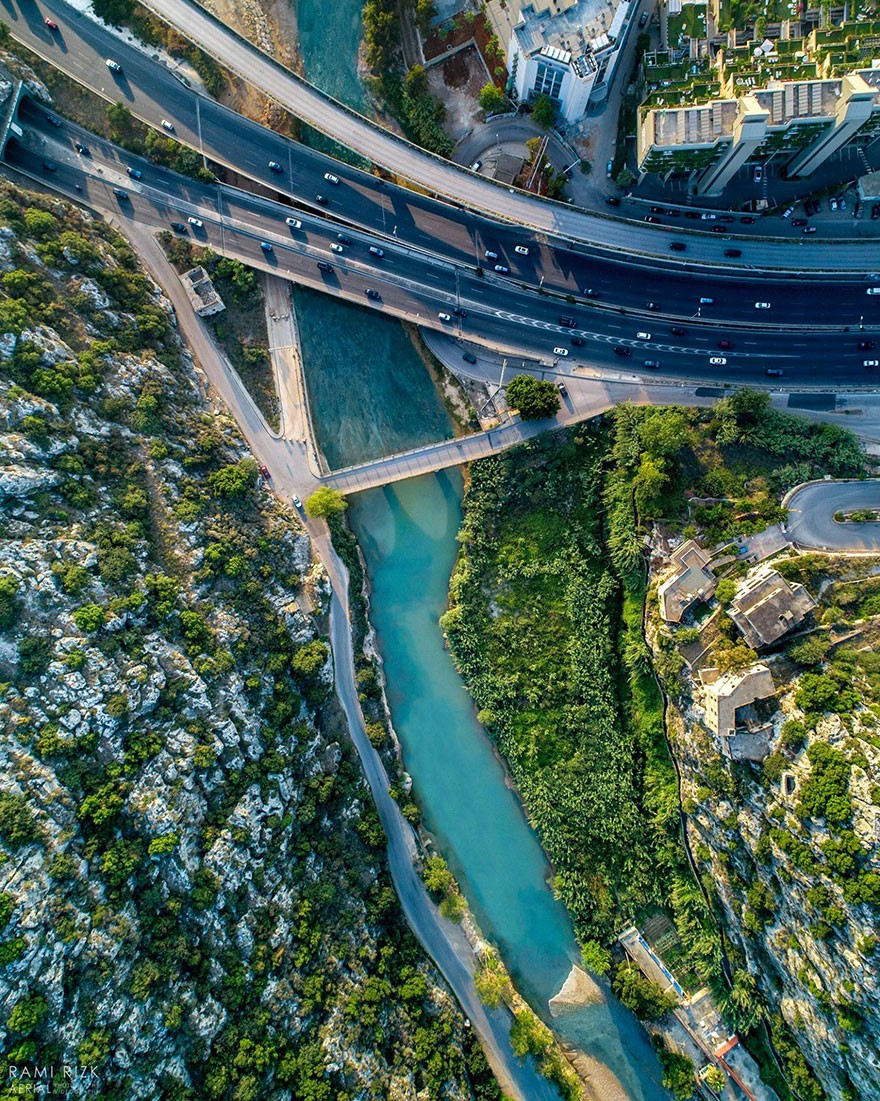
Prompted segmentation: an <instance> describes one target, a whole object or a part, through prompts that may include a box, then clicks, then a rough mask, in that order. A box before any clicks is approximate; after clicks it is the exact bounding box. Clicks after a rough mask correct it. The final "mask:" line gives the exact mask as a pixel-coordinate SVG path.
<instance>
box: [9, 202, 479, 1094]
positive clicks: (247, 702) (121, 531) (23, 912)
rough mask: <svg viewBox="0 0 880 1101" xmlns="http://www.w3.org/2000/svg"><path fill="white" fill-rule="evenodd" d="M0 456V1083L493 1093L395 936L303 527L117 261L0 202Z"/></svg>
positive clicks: (450, 1012)
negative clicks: (51, 1070) (51, 1071)
mask: <svg viewBox="0 0 880 1101" xmlns="http://www.w3.org/2000/svg"><path fill="white" fill-rule="evenodd" d="M0 448H2V453H0V739H2V754H0V860H2V883H0V924H2V933H0V1034H2V1038H3V1041H4V1044H5V1053H6V1061H7V1064H8V1066H9V1067H11V1068H13V1069H12V1074H11V1075H9V1076H7V1074H6V1072H5V1071H4V1081H7V1080H8V1077H11V1076H12V1075H14V1074H18V1075H19V1077H25V1076H26V1075H27V1074H28V1073H29V1068H30V1070H31V1072H32V1068H33V1067H34V1065H37V1066H46V1065H47V1064H54V1065H56V1067H58V1070H59V1073H60V1072H61V1065H62V1064H65V1063H66V1064H69V1065H72V1066H79V1067H81V1068H86V1067H88V1068H92V1069H93V1072H94V1073H95V1074H96V1075H97V1078H98V1080H99V1082H100V1086H101V1088H102V1089H103V1090H104V1091H105V1093H104V1095H105V1096H108V1097H109V1096H112V1097H114V1098H156V1097H163V1098H174V1099H176V1101H182V1099H186V1098H193V1099H194V1098H233V1097H234V1098H236V1099H237V1101H247V1099H250V1098H257V1097H259V1098H260V1099H264V1098H282V1097H284V1098H302V1099H310V1101H323V1099H328V1101H329V1099H330V1098H332V1099H333V1101H343V1099H351V1101H354V1099H356V1098H358V1099H367V1098H376V1097H389V1098H400V1099H415V1098H416V1097H418V1098H429V1097H430V1098H462V1099H464V1098H471V1097H476V1098H495V1097H498V1096H500V1095H499V1093H498V1091H497V1087H496V1086H495V1084H494V1082H493V1080H492V1079H491V1076H490V1075H489V1073H488V1071H487V1068H486V1065H485V1062H484V1060H483V1058H482V1054H481V1052H480V1051H479V1049H478V1048H476V1047H475V1045H474V1043H473V1041H472V1040H471V1038H470V1033H469V1031H467V1030H466V1029H465V1028H464V1022H463V1021H462V1018H461V1016H460V1014H459V1012H458V1010H457V1008H456V1007H455V1005H454V1003H453V1002H452V1001H451V999H450V997H449V996H448V995H447V993H446V992H445V990H444V989H443V987H442V986H441V985H440V982H439V979H438V976H437V975H436V973H435V972H434V971H433V969H432V968H431V967H430V966H428V965H427V963H426V962H425V960H424V958H423V957H422V956H421V953H420V951H419V950H418V947H417V945H416V943H415V941H414V940H413V938H412V937H411V935H410V934H409V932H408V930H407V928H406V926H405V925H404V923H403V920H402V917H401V914H400V911H399V908H398V903H397V899H396V897H395V895H394V892H393V890H392V888H391V885H390V881H389V878H388V875H387V870H386V867H385V860H384V852H383V844H384V838H383V834H382V831H381V828H380V826H379V823H378V819H377V817H376V815H375V813H374V811H373V809H372V804H371V803H370V800H369V795H368V792H367V789H366V786H365V784H364V782H363V780H362V777H361V772H360V769H359V767H358V763H357V759H356V758H355V757H354V755H353V753H352V751H351V749H350V747H349V743H348V741H347V738H346V735H345V731H344V729H343V727H342V725H341V723H340V721H339V718H338V715H337V713H336V711H335V707H334V703H333V698H332V695H331V693H330V692H329V685H330V683H331V655H330V653H329V650H328V648H327V646H326V644H325V642H324V641H323V640H322V638H321V637H320V628H321V623H322V618H321V617H322V612H323V610H324V602H325V600H326V587H325V584H324V579H323V576H322V573H321V571H320V568H319V567H318V566H316V565H315V564H314V563H313V561H312V559H311V556H310V547H309V541H308V538H307V536H306V534H305V533H304V531H303V529H302V528H301V526H300V525H299V523H298V521H297V518H296V517H295V516H294V515H293V514H292V512H290V511H289V510H288V509H286V508H285V507H283V506H282V505H281V504H280V503H279V502H278V501H277V500H276V499H275V498H274V497H273V496H272V494H271V493H270V492H268V490H267V488H266V487H265V486H264V485H262V484H260V480H259V476H258V470H257V466H256V464H255V463H254V461H253V460H252V459H251V458H250V457H249V456H248V455H247V453H246V451H245V449H244V448H243V446H242V444H241V441H240V439H239V437H238V436H237V434H236V432H235V429H234V426H233V425H232V423H231V422H230V421H229V420H228V419H226V418H225V417H223V416H215V415H211V414H209V412H208V408H207V407H206V406H205V405H204V403H203V401H202V400H201V398H200V395H199V392H198V389H197V386H196V384H195V376H194V374H193V372H192V369H191V365H190V364H189V363H188V361H187V358H186V356H185V355H184V354H183V353H182V350H181V347H180V344H179V341H178V338H177V336H176V333H175V331H174V318H173V315H172V313H171V310H170V307H169V305H168V303H167V302H166V301H165V300H164V299H163V297H162V295H161V293H160V292H159V290H158V289H157V288H156V286H155V285H154V284H153V283H152V282H151V281H150V280H149V279H148V278H147V277H146V276H145V275H144V274H143V273H142V272H141V271H140V270H139V267H138V263H137V259H136V257H135V256H134V255H133V254H132V253H131V251H130V250H129V248H128V246H127V245H126V243H125V242H124V241H123V240H122V239H121V238H120V237H118V236H117V235H116V234H115V233H114V232H113V231H112V230H111V229H109V228H108V227H107V226H105V225H104V224H102V223H99V222H93V221H92V220H91V219H90V218H88V217H87V216H85V215H83V214H81V213H79V212H76V211H74V210H72V209H71V208H70V207H68V206H66V205H65V204H63V203H60V202H53V201H51V200H46V199H44V198H41V197H38V196H35V195H26V194H21V193H17V192H15V191H14V190H12V189H11V188H10V187H8V186H6V185H3V186H0ZM96 1092H98V1091H97V1090H96V1086H95V1082H94V1080H92V1079H91V1078H90V1075H89V1073H84V1075H83V1077H82V1079H81V1081H80V1082H79V1084H77V1085H75V1086H74V1087H73V1088H72V1089H71V1090H70V1091H69V1093H68V1094H67V1095H68V1096H83V1097H85V1096H95V1095H96ZM4 1096H5V1094H4ZM10 1096H11V1094H10Z"/></svg>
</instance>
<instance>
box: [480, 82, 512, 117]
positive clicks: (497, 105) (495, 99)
mask: <svg viewBox="0 0 880 1101" xmlns="http://www.w3.org/2000/svg"><path fill="white" fill-rule="evenodd" d="M477 99H478V101H479V104H480V106H481V107H482V109H483V110H484V111H485V113H486V114H487V115H497V114H498V112H499V111H503V110H504V108H505V107H506V106H507V97H506V96H505V95H504V93H503V92H499V91H498V89H497V88H496V87H495V85H494V84H484V85H483V87H482V88H481V89H480V94H479V95H478V96H477Z"/></svg>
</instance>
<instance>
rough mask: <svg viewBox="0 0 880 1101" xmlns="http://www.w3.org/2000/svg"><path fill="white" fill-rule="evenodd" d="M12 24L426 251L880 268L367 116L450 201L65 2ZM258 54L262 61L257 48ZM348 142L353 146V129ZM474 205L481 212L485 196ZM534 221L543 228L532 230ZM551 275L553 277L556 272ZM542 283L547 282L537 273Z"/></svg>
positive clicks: (208, 139)
mask: <svg viewBox="0 0 880 1101" xmlns="http://www.w3.org/2000/svg"><path fill="white" fill-rule="evenodd" d="M165 2H166V0H163V3H165ZM43 12H49V13H51V14H52V15H53V17H54V18H55V19H56V20H57V21H58V24H59V30H58V32H52V31H50V30H49V29H48V28H46V26H45V25H44V23H43ZM199 12H201V9H198V8H195V14H194V25H196V24H198V25H201V24H200V20H202V19H204V20H206V21H207V23H206V25H208V24H210V25H211V26H214V24H213V23H212V21H211V19H210V17H208V16H207V15H206V14H205V13H202V14H201V16H198V13H199ZM3 17H4V19H6V20H7V21H8V22H9V24H10V27H11V31H12V34H13V37H14V38H16V39H17V40H19V41H20V42H22V43H23V44H24V45H26V46H27V47H28V48H29V49H32V50H34V51H35V52H36V53H38V54H39V55H40V56H42V57H44V58H46V59H47V60H49V61H50V62H51V64H53V65H55V66H56V67H58V68H59V69H60V70H61V71H63V72H65V73H67V74H68V75H69V76H71V77H72V78H73V79H75V80H77V81H79V82H81V83H82V84H84V85H85V86H87V87H89V88H91V89H92V90H93V91H95V92H97V93H98V94H99V95H102V96H104V97H105V98H106V99H108V100H110V101H117V100H118V101H121V102H123V103H124V104H125V105H126V106H127V107H128V108H129V109H130V110H131V111H132V112H133V113H134V114H135V115H136V116H137V117H139V118H141V119H143V120H144V121H147V122H149V123H151V124H152V125H154V126H156V127H158V126H159V124H160V120H161V119H163V118H168V119H170V120H171V121H172V122H173V123H174V125H175V135H174V136H175V137H176V138H177V139H178V140H180V141H182V142H184V143H185V144H188V145H190V146H191V147H193V148H195V149H197V150H199V151H200V152H202V153H203V154H204V155H205V156H207V157H210V158H211V159H212V160H214V161H216V162H217V163H218V164H225V165H227V166H229V167H230V168H233V169H234V170H235V171H237V172H239V173H241V174H244V175H246V176H248V177H250V178H251V179H253V180H255V181H257V182H259V183H261V184H262V185H264V186H265V187H267V188H272V189H273V191H275V192H279V193H286V194H289V195H290V196H292V197H293V199H294V201H295V202H296V203H297V204H298V205H300V206H303V207H306V208H308V207H312V208H314V207H315V206H316V198H315V196H316V195H317V194H318V193H319V192H322V193H324V194H325V195H327V192H328V191H331V190H332V188H331V187H328V185H327V183H326V182H325V180H324V173H326V172H332V173H333V174H335V175H338V176H339V178H340V179H341V181H342V182H343V183H344V184H345V185H346V188H347V191H346V194H345V196H344V201H343V199H342V197H341V195H339V194H336V193H332V194H329V195H327V198H328V199H329V209H330V210H331V211H332V213H333V214H334V215H335V216H336V217H338V218H340V219H341V220H344V221H347V222H348V223H349V224H352V225H359V226H360V227H361V228H363V229H365V230H367V231H369V232H374V233H379V234H382V235H387V236H389V237H390V236H395V235H396V236H397V237H398V238H399V239H401V240H405V241H407V243H409V244H411V245H413V246H414V247H418V248H425V249H430V248H438V247H439V248H440V250H441V251H443V252H444V254H445V249H446V246H447V243H448V248H449V249H450V250H451V252H454V251H456V250H458V251H467V252H468V253H469V255H472V256H476V255H481V254H482V253H484V252H485V251H486V249H489V250H490V251H498V252H499V255H500V256H502V255H503V256H506V257H509V258H511V259H512V258H513V257H514V256H515V255H516V254H515V253H514V252H513V249H514V246H515V245H516V244H522V243H524V244H526V245H527V246H528V247H530V248H531V247H533V246H534V247H536V246H538V245H540V244H544V245H545V246H548V247H555V246H559V245H564V244H565V243H566V242H568V248H569V250H570V251H577V252H582V253H583V255H584V258H585V259H586V260H588V261H589V262H590V263H596V264H602V263H604V262H606V258H607V257H608V255H615V256H616V257H617V258H618V259H624V260H626V261H627V262H628V263H632V264H636V265H638V264H639V263H645V264H646V266H647V267H648V268H650V269H651V270H653V271H654V272H655V273H656V270H657V266H658V265H662V267H663V268H664V269H665V270H669V271H682V270H685V271H686V270H689V269H691V270H694V269H696V270H699V269H700V267H701V266H702V265H712V266H714V267H721V268H724V269H725V270H727V271H729V272H731V273H732V274H736V272H737V271H745V272H750V273H751V274H752V275H754V273H755V272H756V271H768V272H769V271H771V270H773V269H786V268H787V269H788V270H790V271H798V272H803V271H807V272H812V271H814V270H819V271H821V270H827V271H847V270H851V271H857V272H862V273H867V272H870V271H873V268H874V266H875V265H876V264H877V260H876V256H877V249H878V247H880V245H878V241H877V240H865V241H861V240H857V241H853V240H841V241H821V240H816V239H813V240H812V241H809V242H807V241H805V240H804V238H803V237H799V239H797V240H790V239H789V240H773V239H767V238H765V237H762V236H760V235H757V236H756V235H755V234H756V233H757V234H760V233H766V232H767V226H768V224H769V225H771V226H773V227H774V228H775V222H776V220H774V222H772V223H770V222H768V221H764V222H763V223H760V224H757V225H754V226H753V225H745V224H743V223H742V222H741V221H738V222H737V223H736V224H735V225H729V226H727V227H726V231H725V232H724V233H718V234H712V233H703V232H698V231H697V230H695V229H694V228H693V227H694V226H697V227H699V226H701V225H703V223H701V222H699V221H696V222H693V221H690V220H685V219H683V218H679V220H678V224H676V225H672V221H671V220H667V221H668V223H669V224H667V225H665V226H663V225H658V226H654V225H645V224H644V223H643V222H634V221H626V220H622V219H617V218H612V217H607V216H603V215H597V214H589V213H586V212H583V211H578V210H574V209H572V208H570V207H568V206H566V205H564V204H559V203H546V202H544V201H537V200H535V199H533V198H532V197H530V196H528V195H525V194H516V195H510V194H509V193H508V191H507V190H505V189H503V188H502V189H499V188H498V187H496V186H495V185H494V184H493V183H492V182H491V181H487V180H485V179H483V178H481V177H478V176H475V175H474V174H473V173H469V172H467V171H466V170H463V169H460V168H458V167H457V166H454V165H451V164H449V163H448V162H445V161H442V160H440V159H439V158H434V157H431V156H430V155H429V154H427V153H424V152H422V151H420V150H417V149H415V147H412V146H409V145H408V144H407V143H402V142H401V141H400V139H398V138H395V137H393V136H392V135H388V134H387V132H385V131H382V130H381V129H380V128H376V127H375V126H373V124H372V123H368V122H367V121H366V120H362V123H363V125H364V126H366V127H367V128H368V131H369V134H370V135H371V141H374V139H376V137H377V135H378V136H379V137H381V136H382V135H383V134H385V135H386V137H387V138H388V141H389V142H391V143H392V144H393V145H394V147H395V148H398V147H399V148H402V149H406V150H408V151H409V153H408V155H411V156H413V157H415V158H416V159H417V161H418V163H419V164H422V163H424V164H428V165H430V166H431V168H432V170H437V171H441V170H442V173H443V174H444V178H446V175H447V174H448V177H449V179H450V180H455V181H456V183H455V188H454V189H453V192H452V194H453V196H454V197H453V198H452V199H451V200H450V201H449V202H440V201H437V200H434V199H431V198H429V197H427V196H424V195H420V194H418V193H416V192H413V191H411V190H409V189H406V188H401V187H397V186H395V185H394V184H392V183H390V182H386V181H380V180H378V179H377V178H376V177H375V176H374V175H371V174H370V173H369V172H364V171H360V170H358V169H356V168H351V167H349V166H347V165H344V164H342V163H340V162H339V161H336V160H334V159H332V158H329V157H326V156H324V155H322V154H320V153H317V152H315V151H314V150H310V149H308V148H306V147H305V146H302V145H300V144H298V143H295V142H291V141H289V140H288V139H286V138H284V137H282V136H281V135H278V134H275V133H273V132H272V131H271V130H268V129H267V128H265V127H262V126H259V125H258V124H256V123H254V122H251V121H249V120H247V119H244V118H242V117H241V116H240V115H238V114H236V113H235V112H233V111H229V110H228V109H226V108H223V107H221V106H220V105H219V104H217V103H216V102H215V101H214V100H212V99H209V98H207V97H205V96H202V95H198V94H197V93H196V92H194V91H193V90H192V89H191V88H189V87H188V86H186V85H185V84H184V83H182V82H181V80H180V79H179V78H178V77H177V76H176V75H174V74H173V73H172V72H170V71H169V70H168V69H167V68H166V67H165V66H164V65H162V64H161V63H160V62H158V61H156V60H154V59H153V58H151V57H149V56H147V55H146V54H145V53H144V52H142V51H140V50H137V49H135V48H133V47H131V46H129V45H127V44H126V43H125V42H124V41H121V40H120V39H119V38H118V37H117V36H115V35H113V34H111V33H110V32H109V31H107V30H105V29H104V28H102V27H101V26H99V25H98V24H97V23H95V22H93V21H91V20H89V19H88V18H86V17H85V16H83V15H81V14H79V13H77V12H76V11H75V10H74V9H72V8H71V7H70V6H69V5H67V4H65V3H63V2H62V0H41V4H40V7H39V9H38V8H37V6H36V4H35V3H33V2H32V0H8V4H7V7H6V8H5V10H4V13H3ZM218 26H219V25H218ZM220 30H221V31H222V27H221V28H220ZM214 33H216V34H219V37H220V40H221V41H222V42H226V41H227V37H226V35H225V34H220V32H219V31H218V28H217V27H214ZM228 41H231V42H234V43H236V49H237V50H243V51H246V52H247V51H252V52H253V54H254V55H255V57H254V65H255V66H256V67H255V69H254V72H258V71H263V69H264V68H266V67H268V69H269V70H271V72H272V74H273V79H277V80H280V81H282V83H284V87H285V88H286V87H287V84H286V83H285V82H287V81H289V82H290V83H291V87H295V88H297V89H300V88H302V87H305V88H308V87H309V86H308V85H304V82H302V81H301V80H300V79H299V78H297V77H294V76H293V75H292V74H289V73H287V72H286V70H284V69H282V68H281V67H280V66H278V65H277V64H276V63H275V62H273V61H271V60H270V59H268V58H266V57H265V56H264V55H262V54H260V53H259V51H257V50H255V48H254V47H252V46H249V45H248V44H246V43H244V42H243V41H241V40H239V39H237V38H235V36H233V35H231V32H230V35H229V39H228ZM108 56H113V57H114V58H115V59H117V60H118V61H119V62H120V64H121V65H122V73H121V74H118V75H113V74H111V72H110V70H109V69H108V68H107V66H106V65H105V64H104V61H105V59H106V58H107V57H108ZM247 56H248V58H249V59H250V56H251V55H250V53H247ZM249 63H250V60H249ZM282 90H283V89H282ZM279 94H280V92H279ZM310 94H313V95H315V96H317V97H318V98H319V99H321V100H322V101H323V100H326V99H327V97H325V96H323V95H322V93H318V92H316V91H315V90H314V89H312V90H311V93H310ZM331 103H332V101H331ZM340 110H343V111H344V114H345V118H346V119H347V120H348V122H349V123H350V122H351V120H352V118H356V116H354V115H353V113H352V112H350V111H348V109H347V108H344V109H343V108H340ZM359 125H360V124H359ZM352 132H354V131H352ZM342 140H343V143H345V142H346V139H345V135H344V134H343V138H342ZM348 144H351V141H349V142H348ZM373 147H374V146H370V148H373ZM373 159H374V160H375V159H378V158H373ZM270 161H274V162H275V163H277V164H278V165H280V166H281V169H282V171H281V172H280V173H279V172H273V171H272V170H271V169H270V168H269V162H270ZM472 186H473V187H474V188H476V189H477V191H478V192H479V195H480V196H483V200H485V201H488V199H489V198H491V204H490V208H489V209H492V210H493V211H494V212H497V213H500V214H502V215H504V216H506V217H510V218H514V217H520V216H521V218H522V220H523V222H524V226H523V227H516V226H512V225H510V224H509V222H505V221H501V220H499V219H498V218H494V217H488V216H482V215H479V214H477V213H474V212H473V211H472V210H469V209H464V207H465V206H467V205H468V203H470V202H471V187H472ZM508 200H509V201H510V203H515V205H516V210H515V212H511V211H508V210H507V203H508ZM472 205H473V206H474V207H475V208H479V203H478V202H477V201H476V193H474V202H473V204H472ZM480 209H483V208H480ZM539 215H540V217H539ZM759 222H760V220H759ZM779 224H780V225H782V223H779ZM529 226H531V227H532V228H525V227H529ZM673 242H679V243H681V242H684V243H686V246H687V248H686V253H685V254H682V253H671V252H670V249H669V246H670V244H671V243H673ZM731 243H735V244H736V246H737V248H739V249H740V251H741V252H742V256H741V257H738V258H731V257H725V256H724V252H725V249H726V248H729V247H730V245H731ZM496 246H497V247H496ZM683 256H684V257H686V259H683ZM508 266H511V267H512V265H510V264H509V265H508ZM519 274H520V276H521V278H523V279H529V278H530V269H529V265H527V264H526V265H522V266H521V269H520V270H519ZM769 277H771V276H769V275H768V278H769ZM545 278H546V279H550V278H552V272H551V273H547V275H546V276H545ZM535 282H538V276H537V275H536V276H535Z"/></svg>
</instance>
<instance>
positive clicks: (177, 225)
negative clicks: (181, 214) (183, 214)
mask: <svg viewBox="0 0 880 1101" xmlns="http://www.w3.org/2000/svg"><path fill="white" fill-rule="evenodd" d="M171 228H172V229H173V230H174V232H175V233H186V226H185V225H184V224H183V222H171Z"/></svg>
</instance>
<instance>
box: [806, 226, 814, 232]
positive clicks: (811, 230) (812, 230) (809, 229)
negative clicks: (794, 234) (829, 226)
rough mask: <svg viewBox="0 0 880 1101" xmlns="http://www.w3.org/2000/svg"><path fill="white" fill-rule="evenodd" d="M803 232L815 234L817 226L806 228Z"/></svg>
mask: <svg viewBox="0 0 880 1101" xmlns="http://www.w3.org/2000/svg"><path fill="white" fill-rule="evenodd" d="M803 232H804V233H815V232H816V227H815V226H806V227H805V229H804V230H803Z"/></svg>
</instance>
